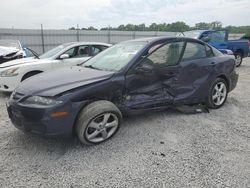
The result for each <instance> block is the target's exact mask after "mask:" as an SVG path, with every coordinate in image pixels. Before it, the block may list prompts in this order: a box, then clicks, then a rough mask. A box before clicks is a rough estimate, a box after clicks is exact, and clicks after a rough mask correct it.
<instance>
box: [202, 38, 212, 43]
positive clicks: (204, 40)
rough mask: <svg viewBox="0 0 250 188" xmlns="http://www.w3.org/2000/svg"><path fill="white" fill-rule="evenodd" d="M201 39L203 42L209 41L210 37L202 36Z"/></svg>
mask: <svg viewBox="0 0 250 188" xmlns="http://www.w3.org/2000/svg"><path fill="white" fill-rule="evenodd" d="M201 40H202V41H203V42H209V41H210V38H209V37H202V38H201Z"/></svg>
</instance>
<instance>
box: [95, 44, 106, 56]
mask: <svg viewBox="0 0 250 188" xmlns="http://www.w3.org/2000/svg"><path fill="white" fill-rule="evenodd" d="M107 48H108V47H107V46H103V45H94V46H92V55H93V56H95V55H97V54H98V53H100V52H101V51H103V50H106V49H107Z"/></svg>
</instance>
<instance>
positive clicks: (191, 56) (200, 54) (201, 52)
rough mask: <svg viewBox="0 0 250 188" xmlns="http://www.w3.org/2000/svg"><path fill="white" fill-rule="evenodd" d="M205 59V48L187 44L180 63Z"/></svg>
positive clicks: (196, 44)
mask: <svg viewBox="0 0 250 188" xmlns="http://www.w3.org/2000/svg"><path fill="white" fill-rule="evenodd" d="M205 57H207V55H206V49H205V46H204V45H202V44H199V43H195V42H187V45H186V48H185V51H184V54H183V57H182V61H190V60H195V59H201V58H205Z"/></svg>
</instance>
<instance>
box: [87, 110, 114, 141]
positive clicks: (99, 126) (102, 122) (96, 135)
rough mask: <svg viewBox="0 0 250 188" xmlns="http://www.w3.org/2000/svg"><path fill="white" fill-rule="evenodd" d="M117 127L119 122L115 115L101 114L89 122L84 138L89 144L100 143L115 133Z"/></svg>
mask: <svg viewBox="0 0 250 188" xmlns="http://www.w3.org/2000/svg"><path fill="white" fill-rule="evenodd" d="M118 125H119V120H118V117H117V116H116V115H115V114H113V113H103V114H101V115H99V116H97V117H95V118H94V119H93V120H92V121H90V123H89V124H88V126H87V129H86V131H85V137H86V139H87V140H88V141H89V142H93V143H98V142H102V141H104V140H106V139H108V138H110V137H111V136H112V135H113V134H114V133H115V132H116V130H117V128H118Z"/></svg>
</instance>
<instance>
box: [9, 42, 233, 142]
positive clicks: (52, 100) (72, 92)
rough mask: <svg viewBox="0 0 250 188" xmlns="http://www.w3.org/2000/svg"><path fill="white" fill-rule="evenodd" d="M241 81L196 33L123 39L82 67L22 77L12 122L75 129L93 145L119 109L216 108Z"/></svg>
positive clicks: (52, 130) (115, 121)
mask: <svg viewBox="0 0 250 188" xmlns="http://www.w3.org/2000/svg"><path fill="white" fill-rule="evenodd" d="M237 81H238V75H237V74H236V72H235V59H234V57H232V56H228V55H224V54H222V53H221V52H219V51H218V50H217V49H215V48H213V47H211V46H210V45H208V44H206V43H204V42H202V41H200V40H196V39H191V38H176V37H160V38H147V39H137V40H132V41H126V42H122V43H120V44H117V45H115V46H113V47H111V48H109V49H107V50H106V51H104V52H102V53H100V54H98V55H97V56H95V57H93V58H92V59H90V60H89V61H87V62H86V63H84V64H83V65H79V66H74V67H66V68H63V69H59V70H55V71H50V72H47V73H44V74H41V75H37V76H36V77H34V78H33V79H27V80H25V81H24V82H22V83H21V84H20V85H19V86H18V87H17V88H16V90H15V91H14V92H13V93H12V95H11V97H10V99H9V101H8V102H7V108H8V113H9V117H10V119H11V121H12V122H13V124H14V125H15V126H16V127H17V128H18V129H21V130H23V131H28V132H34V133H39V134H43V135H64V136H65V135H71V134H72V133H73V132H76V133H77V135H78V138H79V139H80V141H81V142H82V143H84V144H98V143H101V142H103V141H105V140H107V139H109V138H111V137H112V136H113V135H114V134H115V133H116V132H117V130H118V129H119V127H120V124H121V120H122V114H123V115H124V114H127V115H129V114H137V113H145V112H147V111H152V110H156V109H157V110H159V109H166V108H167V107H170V106H178V105H192V104H199V103H204V104H206V105H207V106H208V107H209V108H213V109H216V108H220V107H222V106H223V104H224V103H225V101H226V100H227V95H228V93H229V92H230V91H232V90H233V89H234V88H235V86H236V84H237Z"/></svg>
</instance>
